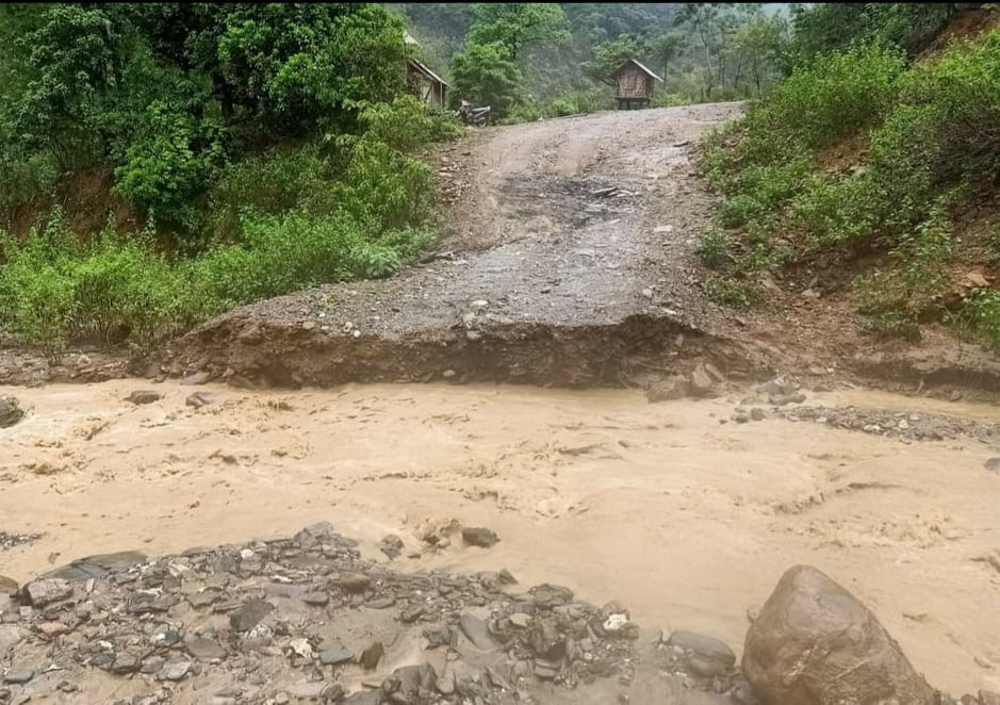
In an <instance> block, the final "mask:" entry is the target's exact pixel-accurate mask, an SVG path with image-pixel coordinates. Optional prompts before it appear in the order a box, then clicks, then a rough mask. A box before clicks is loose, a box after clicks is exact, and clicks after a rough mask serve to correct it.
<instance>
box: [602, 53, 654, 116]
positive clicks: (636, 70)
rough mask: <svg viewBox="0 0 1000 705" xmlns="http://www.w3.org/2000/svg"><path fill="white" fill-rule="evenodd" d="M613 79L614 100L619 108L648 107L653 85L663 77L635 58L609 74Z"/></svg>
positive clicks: (651, 97)
mask: <svg viewBox="0 0 1000 705" xmlns="http://www.w3.org/2000/svg"><path fill="white" fill-rule="evenodd" d="M611 76H612V78H614V80H615V100H617V101H618V109H619V110H632V109H633V108H636V107H642V108H645V107H648V106H649V101H651V100H652V99H653V86H654V85H656V81H659V82H660V83H663V79H662V78H660V77H659V76H657V75H656V74H655V73H653V72H652V71H650V70H649V69H647V68H646V67H645V66H643V65H642V64H640V63H639V62H638V61H636V60H635V59H629V60H628V61H626V62H625V63H623V64H622V65H621V66H619V67H618V68H616V69H615V71H614V73H613V74H611Z"/></svg>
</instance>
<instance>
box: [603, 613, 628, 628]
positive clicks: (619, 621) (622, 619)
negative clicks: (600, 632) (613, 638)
mask: <svg viewBox="0 0 1000 705" xmlns="http://www.w3.org/2000/svg"><path fill="white" fill-rule="evenodd" d="M626 624H628V615H626V614H621V613H618V614H611V615H608V618H607V619H606V620H604V624H602V625H601V627H602V628H603V629H604V631H606V632H620V631H621V630H622V627H624V626H625V625H626Z"/></svg>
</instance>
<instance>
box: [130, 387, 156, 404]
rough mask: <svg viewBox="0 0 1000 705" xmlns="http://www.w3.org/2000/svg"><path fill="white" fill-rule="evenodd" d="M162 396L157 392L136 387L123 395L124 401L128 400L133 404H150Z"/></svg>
mask: <svg viewBox="0 0 1000 705" xmlns="http://www.w3.org/2000/svg"><path fill="white" fill-rule="evenodd" d="M162 398H163V395H162V394H160V393H159V392H154V391H152V390H149V389H137V390H136V391H134V392H132V393H131V394H129V395H128V396H127V397H125V401H130V402H132V403H133V404H136V405H139V404H152V403H153V402H154V401H159V400H160V399H162Z"/></svg>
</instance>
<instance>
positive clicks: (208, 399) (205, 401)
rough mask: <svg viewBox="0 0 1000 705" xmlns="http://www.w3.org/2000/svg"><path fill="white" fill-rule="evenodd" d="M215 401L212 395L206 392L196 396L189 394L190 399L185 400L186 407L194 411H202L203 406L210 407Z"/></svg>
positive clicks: (198, 393)
mask: <svg viewBox="0 0 1000 705" xmlns="http://www.w3.org/2000/svg"><path fill="white" fill-rule="evenodd" d="M214 401H215V399H214V398H213V397H212V395H211V394H207V393H205V392H195V393H194V394H189V395H188V398H187V399H185V400H184V405H185V406H190V407H191V408H193V409H200V408H201V407H203V406H208V405H209V404H211V403H213V402H214Z"/></svg>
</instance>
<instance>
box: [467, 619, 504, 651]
mask: <svg viewBox="0 0 1000 705" xmlns="http://www.w3.org/2000/svg"><path fill="white" fill-rule="evenodd" d="M458 626H459V627H460V628H461V629H462V633H463V634H465V636H466V637H468V639H469V641H471V642H472V643H473V644H475V646H476V648H478V649H481V650H483V651H493V650H494V649H495V648H496V647H497V644H496V642H495V641H493V637H491V636H490V630H489V628H488V627H487V626H486V622H484V621H483V620H481V619H479V618H478V617H475V616H473V615H471V614H463V615H462V616H461V617H459V618H458Z"/></svg>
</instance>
